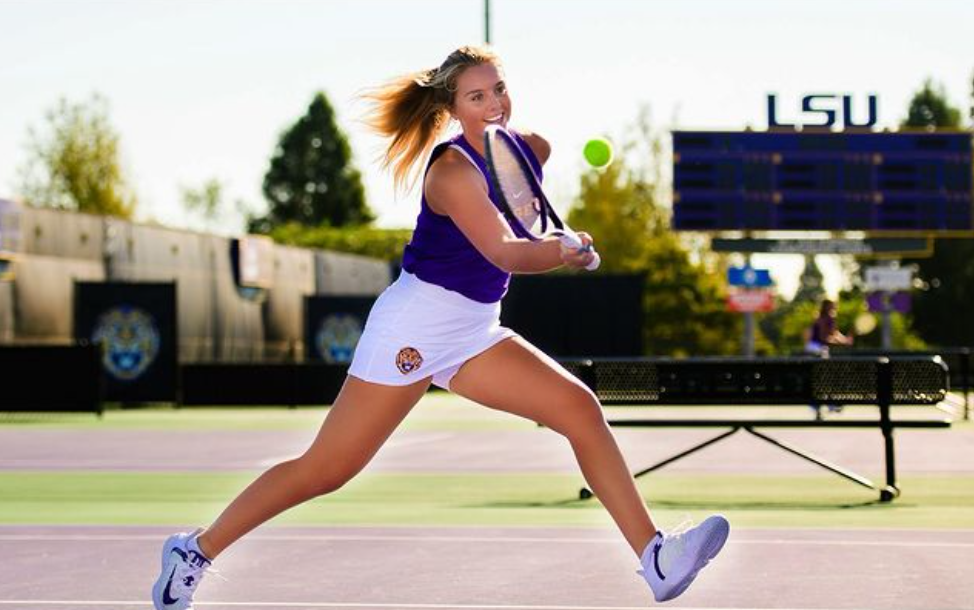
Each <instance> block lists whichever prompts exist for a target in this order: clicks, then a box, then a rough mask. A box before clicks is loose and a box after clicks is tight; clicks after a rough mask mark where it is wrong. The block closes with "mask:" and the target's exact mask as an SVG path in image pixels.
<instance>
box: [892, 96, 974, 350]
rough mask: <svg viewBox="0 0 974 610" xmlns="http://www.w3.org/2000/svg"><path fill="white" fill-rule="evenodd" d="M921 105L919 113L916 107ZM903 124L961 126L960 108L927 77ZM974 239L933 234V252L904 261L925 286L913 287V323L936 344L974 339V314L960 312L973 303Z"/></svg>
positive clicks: (972, 342)
mask: <svg viewBox="0 0 974 610" xmlns="http://www.w3.org/2000/svg"><path fill="white" fill-rule="evenodd" d="M915 107H918V108H920V110H918V111H917V112H916V113H915V112H914V108H915ZM903 126H904V127H943V128H957V127H959V126H960V111H959V110H958V109H956V108H953V107H951V106H950V105H949V103H948V101H947V99H946V94H945V93H944V91H943V87H940V88H938V89H936V90H935V89H934V88H933V87H932V85H931V84H930V81H927V82H926V83H925V84H924V87H923V89H921V90H920V91H919V92H918V93H917V94H916V95H915V96H914V97H913V100H912V101H911V102H910V114H909V117H908V118H907V120H906V121H905V122H904V123H903ZM972 260H974V240H972V239H959V238H947V239H936V240H934V253H933V256H932V257H930V258H921V259H915V260H912V259H911V260H907V261H904V262H906V263H910V264H916V265H917V267H918V269H919V277H920V280H921V281H922V283H923V286H924V289H923V290H919V291H915V292H914V301H913V316H912V317H913V326H914V328H916V330H917V332H919V334H920V336H922V337H923V339H925V340H926V341H928V342H930V343H932V344H936V345H950V346H969V345H974V317H972V316H970V315H961V313H960V312H966V311H968V310H970V307H971V303H974V265H972V264H971V261H972Z"/></svg>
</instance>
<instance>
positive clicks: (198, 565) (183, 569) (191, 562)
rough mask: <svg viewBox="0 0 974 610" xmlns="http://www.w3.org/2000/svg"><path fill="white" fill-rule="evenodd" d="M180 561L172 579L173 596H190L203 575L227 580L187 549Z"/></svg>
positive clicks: (202, 558)
mask: <svg viewBox="0 0 974 610" xmlns="http://www.w3.org/2000/svg"><path fill="white" fill-rule="evenodd" d="M185 553H186V555H185V556H183V557H182V561H180V562H179V563H177V564H176V571H175V573H174V574H173V578H172V591H173V593H174V594H178V595H183V594H188V595H192V594H193V592H194V591H195V590H196V587H197V586H199V584H200V581H201V580H203V575H204V574H213V575H214V576H216V577H217V578H219V579H220V580H224V581H225V580H227V579H226V577H224V576H223V575H222V574H220V572H219V571H218V570H214V569H213V568H212V567H210V562H209V560H207V559H206V558H205V557H203V556H202V555H200V554H199V553H197V552H196V551H193V550H190V549H187V550H186V551H185Z"/></svg>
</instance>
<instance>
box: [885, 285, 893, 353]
mask: <svg viewBox="0 0 974 610" xmlns="http://www.w3.org/2000/svg"><path fill="white" fill-rule="evenodd" d="M891 307H892V304H891V303H890V293H889V292H886V291H883V349H885V350H890V349H893V316H892V315H891V313H890V308H891Z"/></svg>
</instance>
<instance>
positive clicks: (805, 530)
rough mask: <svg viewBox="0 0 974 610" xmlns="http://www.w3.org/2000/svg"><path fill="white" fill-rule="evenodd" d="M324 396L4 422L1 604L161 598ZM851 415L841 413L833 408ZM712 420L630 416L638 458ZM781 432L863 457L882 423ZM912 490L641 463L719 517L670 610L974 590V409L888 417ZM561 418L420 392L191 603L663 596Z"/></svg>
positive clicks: (746, 448) (629, 434) (665, 509)
mask: <svg viewBox="0 0 974 610" xmlns="http://www.w3.org/2000/svg"><path fill="white" fill-rule="evenodd" d="M322 415H323V411H322V410H311V409H309V410H298V411H288V410H283V409H281V410H250V411H242V410H241V411H237V410H222V411H218V410H199V411H191V410H184V411H171V410H150V411H132V412H109V413H108V414H107V415H106V417H105V418H104V420H102V421H98V420H96V419H95V418H94V417H77V416H69V417H60V416H44V417H27V416H10V417H7V418H6V419H2V418H0V553H2V555H3V557H4V559H5V561H4V570H3V572H2V576H0V610H5V609H7V608H11V609H13V608H31V609H41V610H69V609H81V608H118V609H121V610H128V609H138V608H151V604H150V602H149V598H148V591H149V588H150V587H151V584H152V582H153V580H154V579H155V577H156V575H157V570H158V565H159V550H160V545H161V542H162V540H163V539H164V538H165V536H166V535H168V534H169V533H170V532H172V531H175V530H178V529H181V528H183V527H190V526H193V525H195V524H197V523H205V522H207V521H209V520H210V519H212V518H213V516H215V514H216V512H218V511H219V510H220V508H222V507H223V506H224V505H225V504H226V503H227V502H228V501H229V500H230V499H231V497H232V495H233V493H235V492H236V491H237V490H239V489H240V488H242V487H243V486H244V485H246V484H247V482H249V481H250V480H251V479H252V478H253V476H254V475H255V474H256V473H257V472H259V471H260V470H261V469H263V468H265V467H266V466H268V465H270V464H271V463H274V461H276V460H278V459H283V458H285V457H288V456H291V455H293V454H294V453H295V452H296V451H299V450H301V449H302V448H303V446H304V445H305V444H306V443H307V442H308V441H309V440H310V438H311V437H312V436H313V434H314V432H315V430H316V427H317V423H318V421H320V418H321V417H322ZM838 417H841V416H838ZM701 434H703V435H706V434H708V433H707V432H706V431H704V432H701V431H699V430H682V429H680V430H670V429H667V430H657V431H638V430H636V431H632V430H619V431H618V436H619V439H620V444H621V445H622V446H623V449H624V451H625V452H626V454H627V457H629V459H630V462H631V465H632V466H633V468H638V467H640V465H642V464H643V463H644V462H645V463H649V462H651V461H652V460H654V459H656V458H657V457H659V456H665V455H667V454H669V453H672V452H673V450H674V449H677V450H678V448H679V446H681V445H686V444H692V443H694V442H696V441H697V440H698V439H699V437H700V436H701ZM782 436H783V437H785V436H787V438H788V439H789V440H790V441H793V442H798V443H802V444H804V445H806V446H807V447H808V448H810V449H812V450H813V451H815V452H817V453H821V454H822V455H825V456H827V457H829V458H830V459H834V460H835V461H838V462H840V463H843V464H844V465H848V466H850V467H853V468H858V469H861V470H862V471H864V472H866V473H867V474H868V473H875V472H879V470H880V469H881V468H882V464H881V462H880V455H879V452H878V451H877V450H876V444H878V443H879V442H880V439H879V438H878V437H879V435H878V434H876V433H875V431H850V432H844V431H839V432H835V433H833V432H826V433H823V432H821V431H801V430H796V431H788V433H787V434H785V433H782ZM897 442H898V445H897V447H898V462H899V468H900V471H901V475H902V486H903V495H902V497H900V498H899V499H897V500H896V501H895V502H893V503H891V504H886V505H883V504H879V503H877V502H876V501H875V499H874V498H873V494H871V493H869V492H868V490H864V489H860V488H857V487H856V486H853V485H851V484H848V483H847V482H844V481H842V480H841V479H839V478H837V477H834V476H830V475H829V474H827V473H822V472H821V471H819V470H818V469H816V468H815V467H814V466H811V465H809V464H806V463H804V462H803V461H801V460H798V459H797V458H793V457H791V456H789V455H787V454H784V453H781V452H776V451H774V449H773V448H769V447H767V446H765V444H764V443H760V442H758V441H755V440H752V439H747V438H744V437H742V438H741V439H732V440H729V441H728V442H726V443H722V444H721V445H719V446H714V447H713V448H710V449H708V450H707V451H704V452H701V453H700V454H698V455H694V456H691V457H689V458H687V459H686V460H685V461H683V462H680V463H678V464H675V465H674V466H673V467H672V469H664V470H663V471H660V472H659V473H654V474H653V475H650V476H649V477H646V478H644V479H641V480H640V482H639V485H640V489H641V490H642V491H643V492H644V495H645V496H646V497H647V500H648V501H649V502H650V505H651V507H652V508H653V511H654V516H655V517H656V518H657V521H658V522H659V523H660V525H662V526H664V527H672V526H675V525H677V524H678V523H679V522H680V521H682V520H683V519H684V518H686V517H690V518H693V519H700V518H702V517H703V516H705V515H706V514H708V513H710V512H722V513H724V514H726V515H727V516H728V517H729V518H730V520H731V524H732V527H733V530H732V533H731V539H730V541H729V542H728V545H727V547H726V548H725V550H724V552H723V553H722V554H721V556H720V557H719V559H718V560H717V561H716V562H715V563H714V564H713V565H712V566H710V567H708V568H707V570H705V571H704V572H703V574H702V575H701V577H700V579H699V580H698V582H697V583H695V585H694V586H693V587H692V588H691V589H690V591H689V592H688V593H687V594H685V595H684V596H682V597H680V598H678V599H677V600H675V601H673V602H670V603H668V604H666V606H668V607H672V608H768V609H772V608H774V609H785V608H791V609H812V608H816V609H837V608H876V609H879V608H882V609H899V608H903V609H909V608H944V609H952V608H972V607H974V581H972V579H971V578H970V576H969V570H970V561H971V558H972V557H974V515H971V514H970V513H972V512H974V511H971V510H970V506H972V505H974V464H972V463H971V456H972V455H974V453H972V451H971V450H972V449H974V426H972V425H970V424H960V425H957V426H955V427H954V428H953V429H951V430H939V431H902V432H900V433H898V437H897ZM580 483H581V479H580V477H579V476H578V475H577V473H576V472H575V469H574V463H573V459H572V455H571V452H570V450H569V448H568V446H567V443H565V442H564V441H563V440H562V439H560V438H559V437H557V436H555V435H554V434H553V433H552V432H551V431H549V430H544V429H539V428H537V427H535V426H534V425H533V424H531V423H529V422H523V421H520V420H517V419H514V418H511V417H509V416H506V415H503V414H497V413H492V412H489V411H487V410H485V409H482V408H479V407H476V406H472V405H470V404H469V403H466V402H465V401H462V400H460V399H457V398H454V397H449V396H445V395H431V396H429V397H428V398H427V399H425V400H424V401H423V402H422V403H421V404H420V406H419V407H417V410H416V412H414V413H413V414H412V415H410V417H409V418H408V419H407V421H406V422H405V424H404V426H403V428H402V429H401V430H400V431H398V432H397V433H396V435H395V436H394V437H393V438H392V439H391V440H390V443H389V444H388V445H387V446H386V447H385V448H384V449H383V450H382V452H380V454H379V456H377V458H376V461H375V462H374V463H373V464H372V465H370V467H369V468H368V469H367V471H366V472H365V473H363V475H362V476H361V477H360V478H358V479H356V480H355V481H353V482H352V483H351V484H350V485H349V486H348V487H346V488H344V489H342V490H340V491H339V492H338V493H336V494H334V495H332V496H329V497H326V498H322V499H319V500H316V501H314V502H312V503H310V504H308V505H305V506H302V507H299V508H297V509H295V510H293V511H291V512H289V513H287V514H285V515H283V516H282V517H280V518H278V519H277V520H274V521H272V522H271V523H270V524H268V525H267V526H265V527H263V528H260V529H259V530H257V531H256V532H254V533H253V534H252V535H251V536H249V537H247V538H245V539H244V540H243V541H241V542H240V543H239V544H238V545H236V546H234V547H232V548H231V549H230V550H229V551H227V553H226V554H224V555H223V556H221V557H220V560H219V562H218V564H217V565H216V568H217V569H219V570H220V572H221V575H222V576H223V577H224V578H225V579H226V580H223V579H222V578H220V577H215V576H212V575H211V576H208V577H207V581H206V582H205V583H204V585H203V586H202V587H201V589H200V592H199V594H198V596H197V599H198V607H199V608H214V609H219V608H228V609H229V608H242V609H246V608H255V609H256V608H282V609H284V608H308V609H312V608H335V609H345V608H347V609H369V608H377V609H378V608H403V609H426V608H429V609H434V608H435V609H443V608H457V609H480V608H483V609H488V608H490V609H511V610H513V609H525V610H527V609H537V610H540V609H556V608H557V609H566V610H568V609H590V610H592V609H596V608H599V609H630V608H645V607H650V606H653V605H655V604H654V603H653V601H652V598H651V595H650V594H649V591H648V589H647V587H646V586H645V584H644V583H643V582H642V579H641V578H640V577H638V576H637V575H636V574H635V573H634V570H635V569H636V567H637V565H636V560H635V558H634V557H633V556H632V554H631V552H630V551H629V549H628V547H627V546H626V545H625V543H624V541H623V540H622V538H621V536H620V535H619V534H618V533H617V532H616V530H615V529H614V527H612V525H611V523H610V522H609V520H608V517H607V515H606V514H605V512H604V510H603V509H602V508H601V507H600V506H599V505H598V504H597V503H595V502H593V501H580V500H578V499H577V489H578V486H579V485H580Z"/></svg>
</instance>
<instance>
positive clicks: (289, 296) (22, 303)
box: [0, 202, 391, 362]
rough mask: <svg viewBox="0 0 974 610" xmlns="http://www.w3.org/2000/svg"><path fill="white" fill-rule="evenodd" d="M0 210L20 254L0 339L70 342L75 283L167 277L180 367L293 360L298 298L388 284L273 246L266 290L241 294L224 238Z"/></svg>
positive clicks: (384, 268)
mask: <svg viewBox="0 0 974 610" xmlns="http://www.w3.org/2000/svg"><path fill="white" fill-rule="evenodd" d="M6 203H8V204H9V202H6ZM9 207H10V206H9V205H8V208H9ZM18 207H19V206H18ZM7 212H8V214H7V215H6V216H5V218H7V219H8V220H7V221H6V223H7V228H9V227H10V226H13V225H14V224H16V225H18V226H17V227H16V228H17V237H18V239H17V240H16V244H17V246H16V247H17V248H18V250H19V251H17V252H14V253H13V254H14V255H15V256H14V263H13V264H12V266H11V268H12V270H13V279H12V280H10V281H2V280H0V342H7V343H9V342H22V343H67V342H70V341H71V340H72V336H73V328H72V323H73V320H72V317H73V298H74V283H75V282H77V281H129V282H160V281H174V282H176V295H177V297H176V298H177V323H178V328H179V359H180V361H182V362H209V361H230V362H234V361H260V360H300V359H302V358H303V357H304V352H305V350H304V342H303V334H304V298H305V297H306V296H308V295H313V294H331V295H375V294H378V293H380V292H381V291H382V290H384V289H385V287H386V286H388V285H389V283H390V281H391V277H390V275H391V274H390V270H389V266H388V264H386V263H385V262H383V261H378V260H375V259H370V258H367V257H363V256H355V255H350V254H341V253H335V252H324V251H315V250H310V249H303V248H294V247H288V246H281V245H274V246H273V247H272V249H271V253H272V256H273V279H272V281H271V283H270V286H269V287H268V288H267V289H266V290H263V291H261V290H248V289H246V288H240V287H239V286H238V285H237V284H236V283H235V281H234V277H233V268H232V259H231V240H230V239H227V238H224V237H220V236H215V235H208V234H203V233H195V232H191V231H184V230H177V229H171V228H167V227H161V226H153V225H144V224H136V223H132V222H128V221H125V220H120V219H115V218H107V217H101V216H93V215H89V214H79V213H76V212H68V211H62V210H51V209H37V208H27V207H21V208H19V213H17V214H15V216H16V223H14V222H12V221H10V220H9V219H10V218H11V216H10V214H9V212H10V210H9V209H8V210H7ZM3 228H4V227H3V226H0V232H2V229H3ZM12 243H14V242H12Z"/></svg>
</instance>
